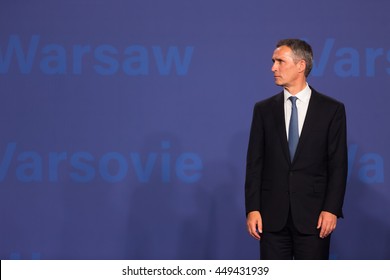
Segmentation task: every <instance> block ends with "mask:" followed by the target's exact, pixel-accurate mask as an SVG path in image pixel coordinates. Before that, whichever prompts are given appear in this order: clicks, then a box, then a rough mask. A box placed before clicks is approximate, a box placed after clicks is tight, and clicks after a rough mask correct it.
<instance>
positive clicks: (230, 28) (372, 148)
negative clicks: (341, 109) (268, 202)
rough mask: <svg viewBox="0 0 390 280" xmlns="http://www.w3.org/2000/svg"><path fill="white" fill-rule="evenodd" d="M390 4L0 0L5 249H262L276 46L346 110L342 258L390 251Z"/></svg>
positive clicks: (249, 252) (0, 213)
mask: <svg viewBox="0 0 390 280" xmlns="http://www.w3.org/2000/svg"><path fill="white" fill-rule="evenodd" d="M389 10H390V2H388V1H385V0H375V1H364V0H344V1H337V0H329V1H309V0H296V1H267V2H266V1H255V0H247V1H238V0H236V1H234V0H229V1H226V0H214V1H201V0H198V1H186V0H166V1H157V0H155V1H152V0H142V1H141V0H132V1H130V0H127V1H126V0H115V1H114V0H110V1H103V0H88V1H87V0H84V1H76V0H68V1H52V0H50V1H49V0H40V1H22V0H12V1H11V0H1V2H0V94H1V95H0V128H1V137H0V224H1V225H0V258H1V259H256V258H258V256H259V249H258V243H257V242H256V241H255V240H254V239H252V238H251V237H249V235H248V234H247V232H246V226H245V213H244V192H243V185H244V175H245V157H246V148H247V142H248V138H249V127H250V122H251V117H252V116H251V115H252V109H253V105H254V103H255V102H256V101H259V100H261V99H264V98H266V97H269V96H271V95H273V94H275V93H277V92H279V91H280V90H281V89H280V88H278V87H276V86H275V85H274V82H273V78H272V73H271V66H272V63H271V56H272V52H273V50H274V46H275V43H276V42H277V41H278V40H279V39H281V38H286V37H298V38H303V39H306V40H307V41H308V42H309V43H311V45H312V46H313V49H314V54H315V65H314V69H313V71H312V74H311V76H310V77H309V83H310V84H311V85H312V86H313V87H314V88H315V89H317V90H319V91H320V92H323V93H325V94H328V95H330V96H332V97H334V98H337V99H339V100H340V101H343V102H344V103H345V105H346V109H347V118H348V145H349V179H348V187H347V193H346V199H345V207H344V211H345V219H343V220H339V223H338V228H337V230H336V232H335V233H334V235H333V243H332V248H331V255H332V258H334V259H390V219H389V213H390V189H389V183H388V178H387V175H388V174H389V164H388V161H389V160H390V148H389V145H388V142H389V140H390V137H389V136H390V132H389V128H388V122H389V120H390V112H389V106H390V102H389V98H388V95H389V93H388V91H389V85H390V84H389V76H390V39H389V36H388V33H389V31H390V24H389V20H388V11H389Z"/></svg>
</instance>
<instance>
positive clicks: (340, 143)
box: [323, 103, 348, 217]
mask: <svg viewBox="0 0 390 280" xmlns="http://www.w3.org/2000/svg"><path fill="white" fill-rule="evenodd" d="M327 140H328V186H327V193H326V198H325V203H324V206H323V210H324V211H328V212H331V213H333V214H335V215H336V216H337V217H343V212H342V207H343V202H344V195H345V189H346V184H347V175H348V151H347V127H346V114H345V107H344V105H343V104H341V103H340V104H339V106H338V108H337V110H336V112H335V114H334V117H333V119H332V121H331V123H330V127H329V133H328V139H327Z"/></svg>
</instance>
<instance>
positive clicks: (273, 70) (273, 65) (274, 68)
mask: <svg viewBox="0 0 390 280" xmlns="http://www.w3.org/2000/svg"><path fill="white" fill-rule="evenodd" d="M275 64H276V63H275V62H274V63H273V64H272V67H271V71H272V72H275V71H276V65H275Z"/></svg>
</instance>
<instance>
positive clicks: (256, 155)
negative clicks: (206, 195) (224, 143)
mask: <svg viewBox="0 0 390 280" xmlns="http://www.w3.org/2000/svg"><path fill="white" fill-rule="evenodd" d="M263 155H264V130H263V123H262V117H261V111H260V106H259V104H256V105H255V107H254V110H253V118H252V125H251V130H250V136H249V144H248V151H247V157H246V176H245V208H246V214H248V213H249V212H251V211H260V195H261V192H260V188H261V176H262V169H263Z"/></svg>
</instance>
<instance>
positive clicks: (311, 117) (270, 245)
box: [245, 39, 348, 259]
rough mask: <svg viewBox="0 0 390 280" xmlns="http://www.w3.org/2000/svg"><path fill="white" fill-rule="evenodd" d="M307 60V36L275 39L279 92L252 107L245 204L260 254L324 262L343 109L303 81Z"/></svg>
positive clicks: (343, 167)
mask: <svg viewBox="0 0 390 280" xmlns="http://www.w3.org/2000/svg"><path fill="white" fill-rule="evenodd" d="M312 60H313V52H312V49H311V46H310V45H309V44H307V43H306V42H305V41H302V40H298V39H286V40H281V41H279V42H278V44H277V46H276V49H275V51H274V53H273V56H272V61H273V66H272V72H273V74H274V79H275V84H276V85H278V86H282V87H283V89H284V90H283V91H282V92H281V93H279V94H277V95H275V96H272V97H270V98H268V99H266V100H263V101H261V102H258V103H256V105H255V107H254V112H253V120H252V126H251V132H250V139H249V145H248V154H247V168H246V182H245V205H246V214H247V228H248V231H249V233H250V235H252V236H253V237H254V238H256V239H258V240H260V255H261V259H329V246H330V237H331V233H332V232H333V231H334V229H335V228H336V223H337V218H338V217H342V216H343V213H342V205H343V200H344V194H345V187H346V179H347V170H348V163H347V160H348V156H347V144H346V116H345V108H344V105H343V104H342V103H341V102H339V101H337V100H335V99H333V98H330V97H328V96H325V95H323V94H321V93H319V92H317V91H316V90H315V89H313V88H312V87H310V86H309V85H308V84H307V82H306V78H307V76H308V75H309V73H310V70H311V68H312Z"/></svg>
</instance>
